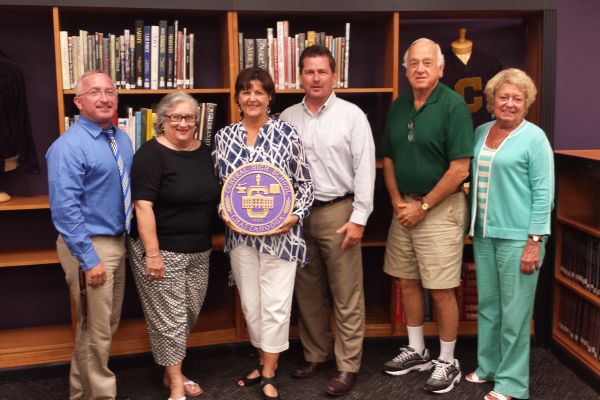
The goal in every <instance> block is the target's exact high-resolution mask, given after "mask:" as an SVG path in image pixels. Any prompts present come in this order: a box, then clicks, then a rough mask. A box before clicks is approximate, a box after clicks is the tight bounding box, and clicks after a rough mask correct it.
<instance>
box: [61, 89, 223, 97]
mask: <svg viewBox="0 0 600 400" xmlns="http://www.w3.org/2000/svg"><path fill="white" fill-rule="evenodd" d="M117 91H118V92H119V95H127V94H137V95H151V94H169V93H173V92H175V91H178V89H155V90H151V89H119V90H117ZM181 91H182V92H185V93H188V94H229V93H231V90H230V89H229V88H214V89H181ZM63 93H64V94H66V95H69V94H70V95H73V96H74V95H75V90H73V89H67V90H63Z"/></svg>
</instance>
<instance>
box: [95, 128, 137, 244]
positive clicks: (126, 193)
mask: <svg viewBox="0 0 600 400" xmlns="http://www.w3.org/2000/svg"><path fill="white" fill-rule="evenodd" d="M102 133H104V134H105V135H106V138H107V139H108V143H109V144H110V149H111V151H112V153H113V156H114V157H115V160H116V161H117V168H118V169H119V177H120V178H121V191H122V192H123V211H124V216H125V230H126V231H127V233H129V229H130V228H131V218H132V217H133V209H132V206H131V185H130V184H129V174H128V173H127V171H125V168H124V165H123V157H121V153H119V146H118V145H117V140H116V139H115V128H107V129H103V130H102Z"/></svg>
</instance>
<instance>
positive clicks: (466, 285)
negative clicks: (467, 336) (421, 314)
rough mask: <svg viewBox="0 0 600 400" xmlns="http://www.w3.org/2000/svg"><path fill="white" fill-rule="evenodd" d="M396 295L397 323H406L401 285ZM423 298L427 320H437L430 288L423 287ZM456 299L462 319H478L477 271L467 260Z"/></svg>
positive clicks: (396, 288)
mask: <svg viewBox="0 0 600 400" xmlns="http://www.w3.org/2000/svg"><path fill="white" fill-rule="evenodd" d="M395 296H396V310H395V321H396V323H404V322H406V321H405V320H404V311H403V309H402V289H401V288H400V285H396V287H395ZM423 298H424V301H425V321H426V322H433V321H436V319H437V318H436V315H435V310H434V308H433V301H432V299H431V293H430V291H429V290H428V289H423ZM456 299H457V302H458V312H459V317H460V320H461V321H477V277H476V273H475V264H474V263H472V262H465V263H463V266H462V271H461V281H460V285H459V286H458V287H457V288H456Z"/></svg>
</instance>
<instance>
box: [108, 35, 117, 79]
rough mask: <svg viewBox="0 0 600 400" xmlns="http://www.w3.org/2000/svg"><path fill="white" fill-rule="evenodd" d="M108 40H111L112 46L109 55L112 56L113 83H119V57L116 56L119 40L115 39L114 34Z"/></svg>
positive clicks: (111, 71) (111, 74)
mask: <svg viewBox="0 0 600 400" xmlns="http://www.w3.org/2000/svg"><path fill="white" fill-rule="evenodd" d="M108 40H109V45H110V50H109V54H110V77H111V79H112V80H113V82H115V83H116V82H117V55H116V51H117V48H116V46H117V38H116V37H115V35H113V34H112V33H110V34H109V35H108Z"/></svg>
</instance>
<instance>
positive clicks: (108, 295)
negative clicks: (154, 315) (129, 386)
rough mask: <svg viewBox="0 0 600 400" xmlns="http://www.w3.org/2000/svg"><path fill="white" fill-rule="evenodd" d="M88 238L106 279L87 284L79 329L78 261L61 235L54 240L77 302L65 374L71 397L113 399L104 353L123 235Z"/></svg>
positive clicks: (120, 272)
mask: <svg viewBox="0 0 600 400" xmlns="http://www.w3.org/2000/svg"><path fill="white" fill-rule="evenodd" d="M92 242H93V244H94V249H95V250H96V254H98V257H100V260H101V261H102V263H103V264H104V266H105V268H106V282H105V283H104V285H102V286H97V287H91V286H88V290H87V303H88V313H87V328H86V329H85V330H82V329H81V321H80V318H81V299H80V292H79V261H77V259H76V258H75V257H73V256H72V255H71V253H70V252H69V249H68V248H67V246H66V244H65V242H64V240H63V238H62V237H61V236H59V237H58V240H57V241H56V249H57V251H58V258H59V260H60V263H61V265H62V268H63V270H64V271H65V277H66V280H67V284H68V285H69V287H70V288H71V293H72V294H73V298H74V299H75V304H76V306H77V331H76V335H75V347H74V349H73V358H72V359H71V372H70V375H69V384H70V396H69V398H70V399H71V400H75V399H85V400H90V399H94V400H96V399H114V398H115V396H116V395H117V384H116V379H115V374H114V373H113V372H112V371H111V370H109V369H108V357H109V352H110V344H111V340H112V335H113V334H114V333H115V331H116V330H117V327H118V326H119V319H120V318H121V305H122V304H123V293H124V290H125V240H124V236H119V237H111V236H96V237H93V238H92Z"/></svg>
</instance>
